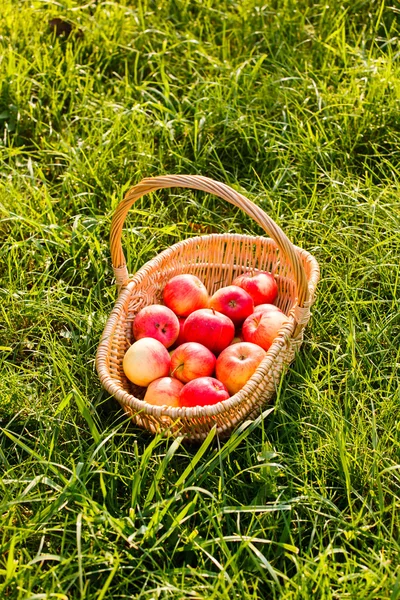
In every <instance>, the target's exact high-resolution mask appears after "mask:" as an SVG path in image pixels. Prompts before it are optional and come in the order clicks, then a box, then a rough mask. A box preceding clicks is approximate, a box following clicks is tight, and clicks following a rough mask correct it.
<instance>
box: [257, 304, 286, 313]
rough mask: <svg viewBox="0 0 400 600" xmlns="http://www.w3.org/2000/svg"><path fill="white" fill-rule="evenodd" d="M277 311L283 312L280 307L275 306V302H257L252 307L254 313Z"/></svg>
mask: <svg viewBox="0 0 400 600" xmlns="http://www.w3.org/2000/svg"><path fill="white" fill-rule="evenodd" d="M274 310H275V311H278V312H280V313H283V311H281V309H280V308H278V307H277V306H275V304H259V305H258V306H256V307H255V308H254V313H260V312H262V313H265V312H271V311H274Z"/></svg>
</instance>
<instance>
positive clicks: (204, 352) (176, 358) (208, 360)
mask: <svg viewBox="0 0 400 600" xmlns="http://www.w3.org/2000/svg"><path fill="white" fill-rule="evenodd" d="M214 369H215V356H214V354H213V353H212V352H211V350H209V349H208V348H206V347H205V346H203V345H202V344H198V343H197V342H187V343H186V344H182V345H181V346H179V347H178V348H177V349H176V350H174V352H173V354H172V356H171V376H172V377H176V378H177V379H179V380H180V381H183V383H187V382H188V381H191V380H192V379H197V378H198V377H208V376H210V375H212V374H213V373H214Z"/></svg>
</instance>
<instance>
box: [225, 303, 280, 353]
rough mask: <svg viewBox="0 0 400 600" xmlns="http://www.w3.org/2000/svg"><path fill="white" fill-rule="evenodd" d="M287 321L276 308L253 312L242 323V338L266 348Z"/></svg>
mask: <svg viewBox="0 0 400 600" xmlns="http://www.w3.org/2000/svg"><path fill="white" fill-rule="evenodd" d="M287 321H288V318H287V316H286V315H285V314H283V313H281V312H279V311H277V310H273V311H270V312H264V313H263V312H260V313H253V314H252V315H250V317H247V319H246V320H245V322H244V323H243V327H242V333H243V339H244V341H245V342H252V343H253V344H258V345H259V346H261V348H264V350H268V348H269V347H270V346H271V344H272V342H273V341H274V339H275V338H276V336H277V335H278V332H279V330H280V328H281V327H282V326H283V325H284V324H285V323H287ZM232 347H234V346H232Z"/></svg>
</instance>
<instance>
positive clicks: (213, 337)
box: [183, 308, 235, 354]
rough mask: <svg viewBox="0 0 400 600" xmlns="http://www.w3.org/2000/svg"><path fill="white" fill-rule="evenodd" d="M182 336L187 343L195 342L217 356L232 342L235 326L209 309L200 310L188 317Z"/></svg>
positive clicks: (229, 320) (226, 318) (227, 318)
mask: <svg viewBox="0 0 400 600" xmlns="http://www.w3.org/2000/svg"><path fill="white" fill-rule="evenodd" d="M183 335H184V337H185V339H186V340H187V341H188V342H197V343H199V344H202V345H203V346H205V347H206V348H208V349H209V350H211V352H213V353H214V354H219V353H220V352H222V350H224V348H226V347H227V346H229V344H230V343H231V341H232V340H233V338H234V336H235V326H234V324H233V322H232V321H231V319H230V318H229V317H227V316H226V315H223V314H222V313H220V312H217V311H215V310H213V309H211V308H202V309H200V310H196V311H195V312H194V313H192V314H191V315H189V316H188V318H187V319H186V321H185V325H184V327H183Z"/></svg>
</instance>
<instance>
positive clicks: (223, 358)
mask: <svg viewBox="0 0 400 600" xmlns="http://www.w3.org/2000/svg"><path fill="white" fill-rule="evenodd" d="M266 355H267V353H266V352H265V350H263V349H262V348H261V347H260V346H258V345H256V344H252V343H250V342H241V343H238V344H234V345H233V346H229V347H228V348H225V350H223V351H222V352H221V354H220V355H219V357H218V359H217V364H216V367H215V374H216V377H217V379H218V380H219V381H222V383H223V384H225V386H226V387H227V389H228V392H229V393H230V394H231V395H233V394H236V393H237V392H238V391H239V390H241V389H242V387H243V386H244V385H245V384H246V383H247V382H248V380H249V379H250V377H251V376H252V375H253V374H254V372H255V370H256V369H257V367H258V366H259V364H260V363H261V361H262V360H263V359H264V358H265V357H266Z"/></svg>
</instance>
